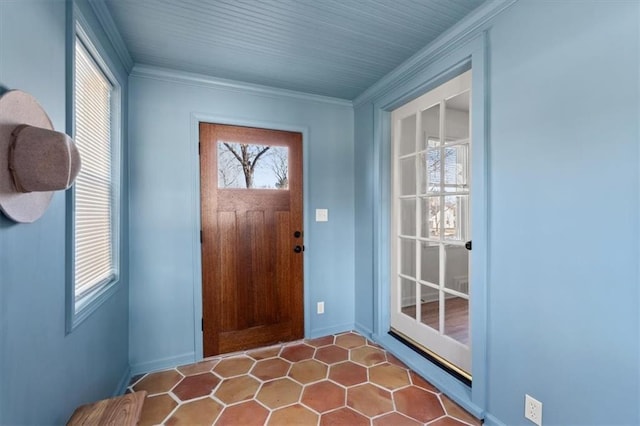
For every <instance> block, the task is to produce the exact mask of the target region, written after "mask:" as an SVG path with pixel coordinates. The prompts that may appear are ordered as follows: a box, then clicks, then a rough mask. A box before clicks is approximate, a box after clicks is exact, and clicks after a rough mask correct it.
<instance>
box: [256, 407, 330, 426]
mask: <svg viewBox="0 0 640 426" xmlns="http://www.w3.org/2000/svg"><path fill="white" fill-rule="evenodd" d="M267 424H268V425H269V426H280V425H282V426H293V425H317V424H318V415H317V414H316V413H314V412H313V411H311V410H309V409H308V408H306V407H303V406H302V405H300V404H296V405H291V406H289V407H285V408H280V409H278V410H275V411H274V412H273V413H271V417H269V423H267Z"/></svg>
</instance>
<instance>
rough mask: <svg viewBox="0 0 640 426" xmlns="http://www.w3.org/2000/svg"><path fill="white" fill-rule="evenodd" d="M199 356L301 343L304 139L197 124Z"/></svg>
mask: <svg viewBox="0 0 640 426" xmlns="http://www.w3.org/2000/svg"><path fill="white" fill-rule="evenodd" d="M200 144H201V146H200V150H201V151H200V153H201V155H200V183H201V184H200V188H201V194H200V197H201V209H202V210H201V220H202V237H203V238H202V295H203V297H202V299H203V334H204V356H205V357H207V356H212V355H217V354H221V353H228V352H234V351H239V350H245V349H250V348H255V347H259V346H263V345H268V344H273V343H277V342H283V341H291V340H296V339H300V338H302V337H303V334H304V319H303V297H302V296H303V294H302V291H303V253H302V249H303V247H304V246H303V238H302V135H301V134H300V133H294V132H285V131H279V130H267V129H257V128H250V127H238V126H228V125H221V124H209V123H200Z"/></svg>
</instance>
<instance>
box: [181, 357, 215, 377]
mask: <svg viewBox="0 0 640 426" xmlns="http://www.w3.org/2000/svg"><path fill="white" fill-rule="evenodd" d="M218 361H220V360H219V359H211V360H207V361H201V362H197V363H195V364H188V365H181V366H180V367H178V371H179V372H181V373H182V374H184V375H185V376H193V375H195V374H200V373H206V372H207V371H211V369H212V368H213V367H215V366H216V364H217V363H218Z"/></svg>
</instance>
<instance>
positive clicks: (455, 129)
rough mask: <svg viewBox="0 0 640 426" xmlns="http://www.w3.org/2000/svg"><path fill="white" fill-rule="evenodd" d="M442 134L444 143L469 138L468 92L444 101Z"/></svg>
mask: <svg viewBox="0 0 640 426" xmlns="http://www.w3.org/2000/svg"><path fill="white" fill-rule="evenodd" d="M445 109H446V111H445V123H444V133H445V141H446V143H450V142H455V141H460V140H463V139H468V138H469V92H463V93H460V94H459V95H456V96H454V97H452V98H449V99H447V100H446V101H445Z"/></svg>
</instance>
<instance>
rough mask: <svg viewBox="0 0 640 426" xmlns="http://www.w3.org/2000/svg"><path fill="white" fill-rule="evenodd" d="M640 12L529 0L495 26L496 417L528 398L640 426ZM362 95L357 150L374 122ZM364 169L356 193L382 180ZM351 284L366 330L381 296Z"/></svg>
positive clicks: (557, 421)
mask: <svg viewBox="0 0 640 426" xmlns="http://www.w3.org/2000/svg"><path fill="white" fill-rule="evenodd" d="M639 8H640V4H639V3H637V2H533V1H520V2H517V3H516V4H515V5H514V6H512V7H511V8H509V9H507V10H506V11H505V12H503V13H502V14H500V15H498V16H497V18H495V20H494V21H493V22H492V23H491V24H489V25H488V26H485V28H487V29H488V31H489V33H488V39H487V45H486V47H487V49H488V52H489V53H488V56H487V60H488V64H487V68H486V70H487V72H488V82H487V83H488V84H487V85H486V87H485V90H486V91H487V96H488V104H487V109H486V112H487V113H488V126H489V127H488V139H487V143H488V151H487V155H488V157H487V160H488V172H489V175H488V182H489V187H488V206H487V207H488V227H489V234H488V240H487V244H488V251H487V253H486V255H487V257H488V259H489V260H488V280H487V292H488V295H487V297H488V298H487V306H488V311H487V317H488V331H487V336H486V337H487V339H486V342H484V343H486V345H487V366H486V367H487V371H486V378H485V379H483V380H480V381H475V382H474V387H475V386H478V387H481V388H485V389H486V395H485V396H486V404H484V405H486V407H484V408H486V409H487V417H488V419H487V420H488V421H487V423H488V424H505V425H526V424H530V423H528V421H527V420H525V419H524V417H523V411H524V394H525V393H529V394H531V395H532V396H534V397H535V398H537V399H539V400H540V401H542V402H543V404H544V414H543V421H544V424H545V425H548V426H549V425H604V424H606V425H637V424H640V414H639V412H638V410H639V408H638V407H639V405H640V404H638V401H640V392H639V385H640V359H639V347H640V340H639V339H640V330H639V324H640V316H639V304H640V300H639V290H638V289H639V287H640V285H639V284H640V282H639V275H638V259H639V254H640V253H639V249H638V248H639V246H638V236H639V231H640V229H639V221H640V219H639V218H640V211H639V204H638V195H639V193H640V186H639V149H638V148H639V147H638V144H639V141H640V134H639V124H638V123H639V118H640V92H639V89H640V87H639V75H640V73H639V63H640V49H639V48H640V46H639V42H638V40H639V26H640V19H639V18H640V13H639V12H640V10H639ZM405 89H406V87H405V88H402V90H405ZM378 90H379V91H380V93H381V94H383V95H384V96H387V97H388V96H389V95H388V91H389V90H391V91H392V92H393V93H396V94H397V96H398V97H401V96H402V95H403V92H402V90H400V89H397V88H396V89H394V87H393V85H392V84H389V85H388V86H387V87H379V88H378ZM394 90H395V92H394ZM363 102H364V103H360V104H358V106H357V108H356V112H355V117H356V123H355V141H356V148H355V150H356V152H364V151H366V148H365V147H363V146H360V144H363V143H366V140H367V138H369V137H370V136H369V135H371V132H372V130H371V127H374V128H375V126H378V125H380V123H376V122H372V121H371V120H370V119H369V118H368V109H369V108H371V103H370V102H365V101H363ZM369 143H372V141H371V140H370V141H369ZM368 167H374V165H373V163H372V164H371V165H369V166H366V165H361V167H356V170H355V175H356V178H355V182H356V194H360V193H361V192H373V193H375V191H377V190H378V189H377V186H376V184H375V183H374V184H373V186H372V185H371V183H369V181H368V179H367V176H366V173H367V172H366V171H365V170H366V169H367V168H368ZM370 204H371V202H370V200H369V198H368V197H367V196H358V198H357V199H356V211H357V212H358V211H360V212H364V211H366V210H367V208H368V206H369V205H370ZM370 216H372V215H369V216H368V217H367V218H365V219H362V218H358V217H357V218H356V221H358V220H364V221H369V220H370ZM356 229H357V228H356ZM356 232H358V231H356ZM474 242H475V241H474ZM474 247H475V244H474ZM370 251H371V247H368V246H367V245H366V244H357V245H356V259H360V258H364V257H366V256H368V253H369V252H370ZM377 260H378V259H376V258H375V257H374V258H373V264H374V265H375V263H376V261H377ZM382 261H384V259H383V260H382ZM358 265H359V266H362V265H365V266H366V262H364V261H363V262H361V263H358ZM368 274H369V271H360V270H356V278H358V277H365V276H367V275H368ZM356 285H357V289H358V293H357V295H356V318H357V321H358V324H359V326H360V327H362V328H364V329H365V330H366V329H367V328H372V327H374V326H375V322H373V323H371V324H366V323H365V324H360V321H365V318H366V317H368V316H369V314H368V312H369V309H370V308H369V305H370V304H374V303H375V294H374V292H373V291H369V290H368V288H367V286H366V283H364V282H360V281H358V280H357V284H356ZM407 356H408V357H410V356H409V355H407ZM411 359H412V360H414V361H415V358H411ZM416 362H418V361H416ZM424 362H426V361H423V362H422V363H424ZM474 368H475V367H474Z"/></svg>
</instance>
